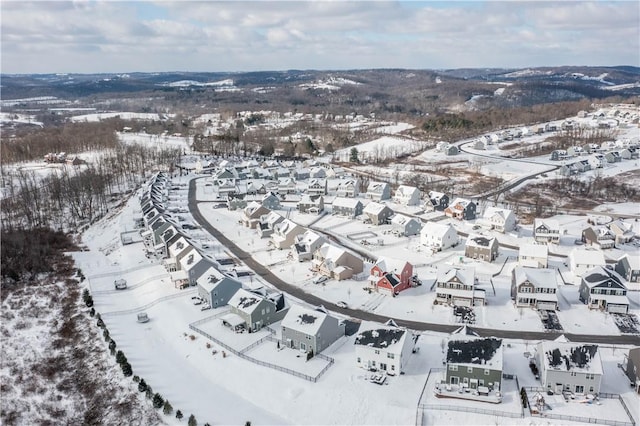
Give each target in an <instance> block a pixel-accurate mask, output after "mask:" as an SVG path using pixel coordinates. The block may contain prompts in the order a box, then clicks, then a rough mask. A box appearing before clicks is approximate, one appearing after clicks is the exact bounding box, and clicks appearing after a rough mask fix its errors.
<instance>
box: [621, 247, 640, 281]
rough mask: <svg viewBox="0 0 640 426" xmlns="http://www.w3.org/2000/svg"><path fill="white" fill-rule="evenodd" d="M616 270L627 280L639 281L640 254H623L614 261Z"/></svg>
mask: <svg viewBox="0 0 640 426" xmlns="http://www.w3.org/2000/svg"><path fill="white" fill-rule="evenodd" d="M616 272H617V273H618V274H620V275H621V276H623V277H624V278H625V279H626V280H627V281H629V282H632V283H637V282H639V281H640V255H630V254H628V253H627V254H625V255H624V256H622V257H621V258H620V259H618V263H616Z"/></svg>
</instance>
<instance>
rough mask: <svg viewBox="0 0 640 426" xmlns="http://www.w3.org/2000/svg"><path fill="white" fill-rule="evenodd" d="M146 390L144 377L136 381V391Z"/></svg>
mask: <svg viewBox="0 0 640 426" xmlns="http://www.w3.org/2000/svg"><path fill="white" fill-rule="evenodd" d="M146 391H147V382H145V381H144V379H140V382H138V392H146Z"/></svg>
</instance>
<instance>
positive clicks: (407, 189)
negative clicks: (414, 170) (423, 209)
mask: <svg viewBox="0 0 640 426" xmlns="http://www.w3.org/2000/svg"><path fill="white" fill-rule="evenodd" d="M393 201H394V202H395V203H397V204H401V205H403V206H418V205H420V190H419V189H418V188H416V187H414V186H407V185H400V186H399V187H398V189H397V190H396V193H395V195H394V196H393Z"/></svg>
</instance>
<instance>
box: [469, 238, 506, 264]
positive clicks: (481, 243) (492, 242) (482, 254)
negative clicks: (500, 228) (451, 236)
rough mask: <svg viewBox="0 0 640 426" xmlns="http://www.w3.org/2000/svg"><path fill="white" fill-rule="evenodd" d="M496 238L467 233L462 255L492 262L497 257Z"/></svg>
mask: <svg viewBox="0 0 640 426" xmlns="http://www.w3.org/2000/svg"><path fill="white" fill-rule="evenodd" d="M498 246H499V245H498V240H497V239H496V238H493V237H485V236H482V235H469V237H468V238H467V243H466V244H465V246H464V255H465V256H466V257H469V258H471V259H480V260H485V261H487V262H492V261H494V260H495V259H496V258H497V257H498Z"/></svg>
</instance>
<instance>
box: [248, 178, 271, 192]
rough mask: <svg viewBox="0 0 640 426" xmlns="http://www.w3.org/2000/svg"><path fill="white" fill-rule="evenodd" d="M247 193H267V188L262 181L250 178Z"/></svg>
mask: <svg viewBox="0 0 640 426" xmlns="http://www.w3.org/2000/svg"><path fill="white" fill-rule="evenodd" d="M245 193H247V194H248V195H257V194H266V193H267V188H266V187H265V186H264V183H262V182H260V181H257V180H250V181H247V182H246V184H245Z"/></svg>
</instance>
